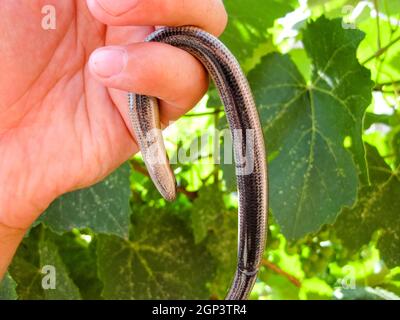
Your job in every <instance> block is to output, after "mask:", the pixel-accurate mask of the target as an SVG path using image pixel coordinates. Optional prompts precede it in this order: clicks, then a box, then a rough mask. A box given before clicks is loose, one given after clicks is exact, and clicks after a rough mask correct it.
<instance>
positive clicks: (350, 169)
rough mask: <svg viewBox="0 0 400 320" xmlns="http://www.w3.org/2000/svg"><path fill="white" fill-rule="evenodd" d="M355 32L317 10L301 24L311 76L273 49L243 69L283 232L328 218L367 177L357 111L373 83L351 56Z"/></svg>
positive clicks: (292, 233) (313, 226)
mask: <svg viewBox="0 0 400 320" xmlns="http://www.w3.org/2000/svg"><path fill="white" fill-rule="evenodd" d="M362 39H363V33H362V32H360V31H358V30H345V29H343V28H342V25H341V20H340V19H335V20H328V19H326V18H325V17H321V18H319V19H318V20H316V21H314V22H310V23H309V24H308V25H307V28H306V29H305V30H304V32H303V41H304V45H305V49H306V52H307V54H308V56H309V57H310V59H311V61H312V71H313V72H312V77H311V83H308V84H307V83H306V82H305V81H304V79H303V77H302V75H301V73H300V72H299V71H298V69H297V67H296V65H295V64H294V63H293V62H292V61H291V59H290V58H289V56H287V55H280V54H277V53H275V54H269V55H268V56H266V57H264V58H263V59H262V62H261V64H259V65H258V66H257V67H256V68H255V69H254V70H252V71H251V72H250V74H249V81H250V83H251V86H252V88H253V90H254V94H255V98H256V101H257V104H258V107H259V113H260V117H261V121H262V124H263V129H264V134H265V137H266V143H267V147H268V151H269V153H270V158H271V163H270V185H271V190H270V198H271V207H272V210H273V212H274V216H275V217H276V219H277V221H278V223H279V225H280V226H281V228H282V232H283V234H284V235H285V236H286V237H287V238H288V239H291V240H294V239H298V238H301V237H302V236H304V235H305V234H307V233H310V232H315V231H317V230H318V229H319V228H320V227H321V226H322V225H324V224H326V223H332V222H333V221H334V220H335V218H336V216H337V214H338V213H339V212H340V211H341V209H342V207H343V206H351V205H352V204H353V203H354V201H355V198H356V192H357V186H358V177H359V178H360V179H361V181H368V172H367V167H366V162H365V151H364V145H363V142H362V119H363V116H364V112H365V109H366V108H367V107H368V105H369V103H370V100H371V88H372V86H373V83H372V81H371V80H370V73H369V71H368V70H367V69H365V68H363V67H362V66H360V64H359V63H358V61H357V59H356V50H357V46H358V44H359V43H360V41H361V40H362ZM345 139H348V140H350V141H351V149H350V150H349V149H347V148H345V147H344V141H345ZM350 151H351V152H350Z"/></svg>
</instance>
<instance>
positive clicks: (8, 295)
mask: <svg viewBox="0 0 400 320" xmlns="http://www.w3.org/2000/svg"><path fill="white" fill-rule="evenodd" d="M16 286H17V284H16V283H15V281H14V279H13V278H11V276H10V275H9V274H8V273H6V275H5V276H4V278H3V280H2V281H0V300H17V298H18V296H17V292H16V290H15V289H16Z"/></svg>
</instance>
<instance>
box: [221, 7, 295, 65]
mask: <svg viewBox="0 0 400 320" xmlns="http://www.w3.org/2000/svg"><path fill="white" fill-rule="evenodd" d="M294 3H295V1H293V0H290V1H284V0H263V1H259V0H246V1H238V0H226V1H224V4H225V7H226V9H227V11H228V15H229V23H228V26H227V28H226V30H225V32H224V34H223V35H222V37H221V40H222V41H223V42H224V43H225V44H226V45H227V46H228V47H229V49H230V50H231V51H232V53H233V54H234V55H235V56H236V57H237V58H238V60H239V61H240V62H241V63H243V62H245V61H246V59H248V58H250V57H252V55H253V52H254V50H255V49H256V48H257V47H258V46H259V45H261V44H263V43H267V42H268V41H269V37H270V35H269V34H268V28H271V27H272V26H273V24H274V21H275V20H276V19H277V18H280V17H283V16H284V15H285V14H286V13H288V12H290V11H292V10H293V4H294ZM260 12H262V14H260Z"/></svg>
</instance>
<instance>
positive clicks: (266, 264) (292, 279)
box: [261, 259, 301, 288]
mask: <svg viewBox="0 0 400 320" xmlns="http://www.w3.org/2000/svg"><path fill="white" fill-rule="evenodd" d="M261 265H262V266H264V267H266V268H268V269H270V270H272V271H274V272H276V273H278V274H280V275H281V276H284V277H285V278H287V279H288V280H289V281H290V282H291V283H293V284H294V285H295V286H296V287H297V288H300V287H301V282H300V280H299V279H297V278H296V277H295V276H292V275H291V274H289V273H287V272H286V271H285V270H282V269H281V268H279V267H278V266H277V265H276V264H273V263H272V262H270V261H268V260H266V259H263V260H262V262H261Z"/></svg>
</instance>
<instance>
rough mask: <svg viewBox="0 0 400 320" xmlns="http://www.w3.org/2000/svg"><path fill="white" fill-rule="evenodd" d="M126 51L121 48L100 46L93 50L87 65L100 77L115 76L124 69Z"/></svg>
mask: <svg viewBox="0 0 400 320" xmlns="http://www.w3.org/2000/svg"><path fill="white" fill-rule="evenodd" d="M126 63H127V53H126V51H125V50H124V49H121V48H102V49H97V50H96V51H95V52H93V54H92V56H91V57H90V61H89V65H90V68H91V70H92V71H93V72H95V73H96V74H97V75H98V76H100V77H102V78H109V77H112V76H116V75H118V74H120V73H121V72H122V70H124V69H125V66H126Z"/></svg>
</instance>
